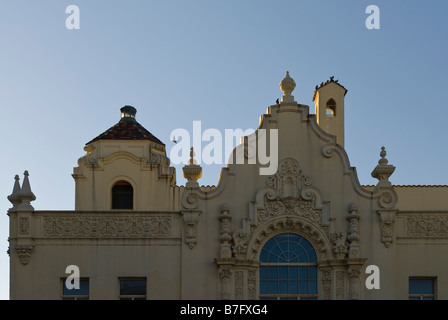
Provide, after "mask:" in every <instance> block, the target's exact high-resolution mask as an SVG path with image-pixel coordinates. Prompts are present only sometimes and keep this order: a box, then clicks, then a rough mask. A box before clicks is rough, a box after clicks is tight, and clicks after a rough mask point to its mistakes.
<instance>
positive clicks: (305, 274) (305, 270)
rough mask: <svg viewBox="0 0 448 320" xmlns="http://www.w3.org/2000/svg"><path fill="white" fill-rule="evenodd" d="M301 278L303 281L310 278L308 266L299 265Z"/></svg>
mask: <svg viewBox="0 0 448 320" xmlns="http://www.w3.org/2000/svg"><path fill="white" fill-rule="evenodd" d="M299 279H300V280H302V281H303V280H307V279H308V267H299Z"/></svg>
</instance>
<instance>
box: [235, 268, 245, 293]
mask: <svg viewBox="0 0 448 320" xmlns="http://www.w3.org/2000/svg"><path fill="white" fill-rule="evenodd" d="M235 299H236V300H243V299H244V273H243V271H236V272H235Z"/></svg>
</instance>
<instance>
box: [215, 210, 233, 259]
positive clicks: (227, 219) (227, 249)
mask: <svg viewBox="0 0 448 320" xmlns="http://www.w3.org/2000/svg"><path fill="white" fill-rule="evenodd" d="M218 219H219V222H220V226H221V230H220V236H219V242H220V243H221V246H220V251H219V256H220V258H231V257H232V250H231V244H230V242H231V241H232V236H231V234H230V232H231V226H230V223H231V221H232V216H231V215H230V209H229V208H228V207H227V205H223V207H222V209H221V215H220V216H219V217H218Z"/></svg>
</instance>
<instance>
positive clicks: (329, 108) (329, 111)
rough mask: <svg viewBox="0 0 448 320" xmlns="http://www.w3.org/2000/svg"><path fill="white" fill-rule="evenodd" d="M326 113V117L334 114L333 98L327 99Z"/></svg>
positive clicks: (334, 102) (334, 103)
mask: <svg viewBox="0 0 448 320" xmlns="http://www.w3.org/2000/svg"><path fill="white" fill-rule="evenodd" d="M326 115H327V117H335V116H336V101H334V100H333V99H330V100H328V101H327V107H326Z"/></svg>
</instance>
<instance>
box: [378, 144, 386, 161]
mask: <svg viewBox="0 0 448 320" xmlns="http://www.w3.org/2000/svg"><path fill="white" fill-rule="evenodd" d="M380 156H381V159H380V160H378V164H383V165H385V164H387V163H388V162H389V160H387V159H386V158H385V157H386V148H384V147H381V152H380Z"/></svg>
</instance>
